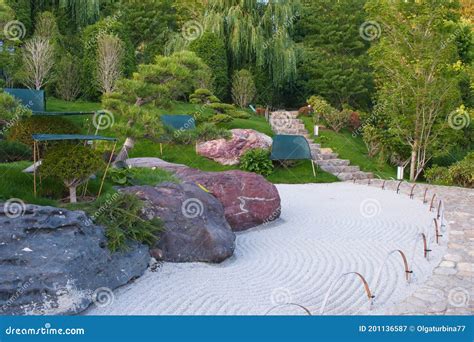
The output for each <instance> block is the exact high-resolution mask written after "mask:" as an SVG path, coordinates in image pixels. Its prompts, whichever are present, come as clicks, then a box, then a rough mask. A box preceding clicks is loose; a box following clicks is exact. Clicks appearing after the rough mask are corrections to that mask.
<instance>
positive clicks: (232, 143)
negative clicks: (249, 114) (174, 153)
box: [197, 129, 272, 165]
mask: <svg viewBox="0 0 474 342" xmlns="http://www.w3.org/2000/svg"><path fill="white" fill-rule="evenodd" d="M231 132H232V138H231V139H229V140H225V139H217V140H211V141H206V142H202V143H199V144H198V145H197V153H198V154H200V155H201V156H204V157H206V158H209V159H212V160H214V161H216V162H218V163H220V164H222V165H237V164H239V161H240V157H241V156H242V155H243V154H244V153H245V152H247V151H248V150H251V149H255V148H270V147H271V146H272V138H270V137H269V136H268V135H266V134H263V133H260V132H257V131H255V130H253V129H233V130H231Z"/></svg>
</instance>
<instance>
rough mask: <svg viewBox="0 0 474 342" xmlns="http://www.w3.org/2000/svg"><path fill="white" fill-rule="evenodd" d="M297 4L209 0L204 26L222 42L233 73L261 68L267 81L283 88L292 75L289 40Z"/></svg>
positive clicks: (293, 64)
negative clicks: (234, 71) (249, 67)
mask: <svg viewBox="0 0 474 342" xmlns="http://www.w3.org/2000/svg"><path fill="white" fill-rule="evenodd" d="M298 10H299V1H290V0H283V1H282V0H280V1H274V0H269V1H267V2H263V1H248V0H233V1H220V0H211V1H209V4H208V7H207V9H206V14H205V16H204V21H205V27H206V28H207V29H208V30H210V31H212V32H215V33H216V34H218V35H219V36H220V37H222V38H223V39H225V43H226V47H227V50H228V53H229V55H230V56H231V64H232V67H233V70H238V69H240V68H242V67H245V66H247V64H254V63H255V65H257V66H258V67H262V68H265V69H266V71H267V72H268V73H269V75H270V81H271V82H272V83H273V84H274V85H276V86H283V85H284V84H285V83H287V82H289V81H292V80H293V79H294V78H295V75H296V54H297V53H296V47H295V44H294V42H293V40H292V38H291V33H292V31H293V26H294V23H295V22H296V20H297V18H298Z"/></svg>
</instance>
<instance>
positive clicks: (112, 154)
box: [97, 142, 117, 198]
mask: <svg viewBox="0 0 474 342" xmlns="http://www.w3.org/2000/svg"><path fill="white" fill-rule="evenodd" d="M116 148H117V142H115V144H114V148H113V149H112V153H110V158H109V162H108V163H107V167H106V168H105V172H104V176H103V177H102V182H101V183H100V188H99V194H98V195H97V198H99V197H100V195H101V194H102V188H103V187H104V182H105V177H107V172H108V171H109V167H110V164H111V163H112V158H113V157H114V153H115V149H116Z"/></svg>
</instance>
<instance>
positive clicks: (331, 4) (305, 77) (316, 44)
mask: <svg viewBox="0 0 474 342" xmlns="http://www.w3.org/2000/svg"><path fill="white" fill-rule="evenodd" d="M365 2H366V0H340V1H333V0H313V1H306V2H304V3H303V4H304V5H303V11H302V16H301V20H300V21H299V22H298V24H297V26H296V30H297V35H296V38H295V39H297V41H298V42H299V44H300V46H301V47H302V49H303V58H302V62H301V63H300V64H299V67H298V74H299V77H298V88H299V89H300V90H301V92H302V96H303V98H304V99H306V98H308V97H309V96H311V95H314V94H317V95H320V96H323V97H324V98H325V99H326V100H327V101H329V102H330V103H331V104H332V105H334V106H336V107H338V108H342V106H343V105H344V104H349V105H351V106H354V107H364V108H367V107H368V106H369V104H370V92H371V90H372V89H373V80H372V73H371V69H370V67H369V57H368V54H367V50H368V48H369V41H367V40H364V39H363V37H362V36H361V35H360V32H359V28H360V27H361V25H362V24H363V23H364V22H365V20H366V19H365V11H364V5H365Z"/></svg>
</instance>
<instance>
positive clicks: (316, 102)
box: [307, 95, 335, 123]
mask: <svg viewBox="0 0 474 342" xmlns="http://www.w3.org/2000/svg"><path fill="white" fill-rule="evenodd" d="M307 102H308V104H309V105H310V106H311V108H312V110H313V113H314V122H315V123H319V122H320V120H321V117H324V116H325V115H328V114H330V113H331V112H332V111H333V110H335V108H333V107H332V106H331V105H330V104H329V103H328V102H327V101H326V100H325V99H323V98H322V97H321V96H316V95H315V96H311V97H310V98H309V99H308V101H307Z"/></svg>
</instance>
